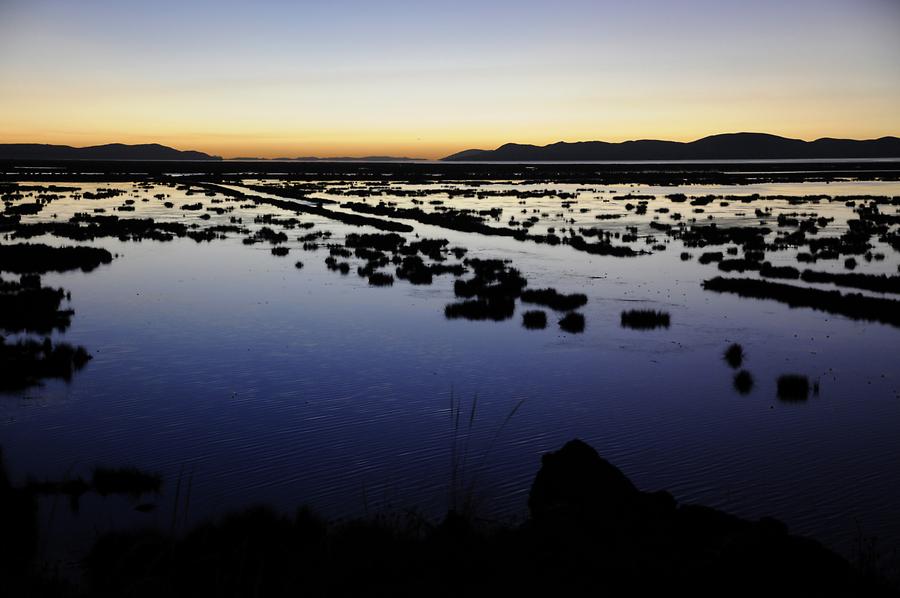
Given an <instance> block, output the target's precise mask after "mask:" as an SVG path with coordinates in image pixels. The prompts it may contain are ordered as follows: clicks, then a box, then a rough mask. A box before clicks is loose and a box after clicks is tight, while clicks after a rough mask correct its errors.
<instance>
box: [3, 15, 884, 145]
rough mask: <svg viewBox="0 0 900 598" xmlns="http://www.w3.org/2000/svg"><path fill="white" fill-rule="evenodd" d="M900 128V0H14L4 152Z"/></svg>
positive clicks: (7, 36) (865, 132)
mask: <svg viewBox="0 0 900 598" xmlns="http://www.w3.org/2000/svg"><path fill="white" fill-rule="evenodd" d="M732 131H765V132H770V133H776V134H781V135H786V136H791V137H800V138H804V139H815V138H818V137H823V136H832V137H853V138H872V137H880V136H883V135H900V0H754V1H752V2H751V1H749V0H740V1H737V0H682V1H673V0H630V1H628V2H625V1H623V0H615V1H607V0H594V1H579V0H556V1H554V2H550V1H545V2H534V1H531V0H518V1H516V2H498V1H491V0H477V1H468V0H465V1H457V2H431V1H428V0H418V1H405V0H404V1H399V0H388V1H383V2H377V1H374V0H369V1H356V0H328V1H294V2H281V1H272V0H269V1H254V2H250V1H244V2H232V1H226V0H217V1H213V0H178V1H170V0H161V1H157V2H136V1H129V0H116V1H113V0H0V142H7V143H11V142H40V143H65V144H70V145H91V144H98V143H109V142H115V141H119V142H124V143H146V142H159V143H163V144H166V145H172V146H175V147H178V148H180V149H199V150H202V151H206V152H210V153H215V154H220V155H223V156H225V157H234V156H248V155H249V156H263V157H276V156H301V155H321V156H328V155H330V156H335V155H372V154H390V155H406V156H414V157H439V156H443V155H446V154H448V153H452V152H455V151H458V150H462V149H466V148H471V147H482V148H492V147H496V146H497V145H500V144H502V143H504V142H507V141H516V142H521V143H537V144H545V143H552V142H554V141H560V140H565V141H579V140H589V139H600V140H606V141H622V140H626V139H640V138H664V139H676V140H691V139H695V138H698V137H702V136H704V135H708V134H712V133H720V132H732Z"/></svg>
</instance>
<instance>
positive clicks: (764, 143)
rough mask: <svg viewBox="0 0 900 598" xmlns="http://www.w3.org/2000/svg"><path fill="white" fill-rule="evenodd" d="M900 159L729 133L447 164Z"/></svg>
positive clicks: (897, 149) (495, 153)
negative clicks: (681, 140) (484, 162)
mask: <svg viewBox="0 0 900 598" xmlns="http://www.w3.org/2000/svg"><path fill="white" fill-rule="evenodd" d="M822 158H826V159H827V158H831V159H841V158H900V139H898V138H897V137H882V138H880V139H869V140H865V141H857V140H854V139H832V138H829V137H823V138H822V139H816V140H815V141H803V140H802V139H788V138H786V137H779V136H777V135H768V134H766V133H727V134H723V135H712V136H710V137H704V138H703V139H698V140H696V141H691V142H687V143H684V142H679V141H658V140H653V139H643V140H639V141H624V142H622V143H607V142H605V141H581V142H576V143H566V142H562V141H561V142H559V143H551V144H550V145H544V146H538V145H524V144H519V143H507V144H505V145H501V146H500V147H498V148H497V149H495V150H476V149H472V150H465V151H462V152H459V153H456V154H453V155H450V156H447V157H446V158H443V160H447V161H485V160H493V161H509V162H530V161H552V162H566V161H574V162H580V161H587V160H742V159H743V160H780V159H801V160H806V159H822Z"/></svg>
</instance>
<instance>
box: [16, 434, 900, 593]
mask: <svg viewBox="0 0 900 598" xmlns="http://www.w3.org/2000/svg"><path fill="white" fill-rule="evenodd" d="M528 507H529V511H530V517H529V518H528V520H527V521H526V522H525V523H523V524H522V525H519V526H516V527H503V526H496V525H488V524H483V523H481V522H479V521H478V520H477V519H475V518H474V517H471V516H469V515H468V514H461V513H455V512H451V513H449V514H448V515H447V517H446V518H445V519H444V520H443V521H442V522H440V523H439V524H433V523H431V522H429V521H427V520H425V519H424V518H421V517H418V516H416V515H415V514H395V515H391V516H379V517H374V518H369V519H366V520H357V521H353V522H348V523H339V524H334V523H328V522H325V521H324V520H322V519H320V518H318V517H317V516H316V515H315V514H313V513H312V512H310V511H309V510H308V509H306V508H301V509H299V510H298V511H297V513H296V514H295V515H294V516H293V517H288V516H284V515H281V514H278V513H276V512H275V511H273V510H271V509H268V508H266V507H254V508H249V509H247V510H244V511H241V512H236V513H232V514H229V515H227V516H225V517H223V518H221V519H220V520H218V521H215V522H209V523H206V524H203V525H201V526H199V527H197V528H195V529H194V530H192V531H191V532H189V533H188V534H186V535H184V536H183V537H173V536H170V535H167V534H166V533H163V532H161V531H157V530H145V531H133V532H119V533H113V534H106V535H103V536H100V537H99V538H98V539H97V541H96V543H95V544H94V546H93V547H92V548H91V549H90V551H89V553H88V554H87V556H86V558H85V559H84V560H83V562H82V566H83V570H84V575H83V578H82V580H81V581H80V582H77V583H74V582H71V581H67V580H62V579H60V578H59V577H58V576H57V575H55V574H54V572H53V571H50V570H47V568H46V566H43V565H41V564H40V563H36V562H35V561H34V559H33V555H34V552H35V547H36V546H37V542H38V538H37V532H36V529H37V523H36V515H37V509H36V499H35V492H34V490H33V489H30V488H16V487H13V486H12V485H11V484H10V482H9V480H8V479H7V478H6V475H5V473H4V472H2V471H0V509H2V510H0V524H2V525H0V529H2V532H3V533H2V535H0V595H3V596H148V597H149V596H152V597H154V598H157V597H159V596H203V595H211V596H288V595H291V596H297V595H311V596H348V595H369V596H371V595H379V596H381V595H383V596H398V595H409V596H434V595H438V596H450V595H465V596H470V595H513V594H521V595H547V596H570V595H643V594H645V593H647V592H665V593H667V594H671V593H673V592H674V593H675V595H681V594H682V593H687V592H690V593H691V594H693V595H712V594H715V595H744V596H746V595H779V596H894V595H897V593H896V592H895V589H894V588H893V587H892V586H891V585H890V584H889V582H888V581H886V580H885V579H884V578H883V577H881V576H880V575H879V574H878V573H877V572H876V571H874V570H872V569H870V568H868V567H867V566H866V563H858V564H855V565H853V564H851V563H850V562H848V561H847V560H845V559H844V558H842V557H840V556H838V555H836V554H835V553H833V552H831V551H829V550H828V549H826V548H825V547H823V546H822V545H821V544H819V543H818V542H816V541H814V540H810V539H807V538H802V537H799V536H794V535H791V534H789V533H788V530H787V528H786V526H785V525H784V524H783V523H781V522H779V521H777V520H775V519H770V518H764V519H761V520H759V521H747V520H744V519H740V518H738V517H734V516H732V515H729V514H727V513H724V512H722V511H717V510H715V509H711V508H708V507H703V506H699V505H678V504H677V503H676V501H675V500H674V498H673V497H672V496H671V495H670V494H669V493H667V492H652V493H651V492H641V491H639V490H638V489H636V488H635V487H634V485H633V484H632V483H631V482H630V481H629V480H628V478H627V477H625V475H624V474H622V472H620V471H619V470H618V469H616V468H615V467H614V466H613V465H611V464H610V463H608V462H607V461H605V460H603V459H602V458H601V457H600V456H599V455H598V454H597V453H596V451H594V449H592V448H591V447H590V446H588V445H587V444H585V443H583V442H581V441H578V440H573V441H571V442H569V443H567V444H566V445H565V446H564V447H563V448H562V449H561V450H559V451H557V452H554V453H548V454H546V455H544V457H543V460H542V465H541V469H540V471H539V472H538V474H537V476H536V477H535V480H534V482H533V485H532V488H531V494H530V496H529V501H528Z"/></svg>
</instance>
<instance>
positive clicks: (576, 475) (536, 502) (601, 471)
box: [528, 440, 638, 524]
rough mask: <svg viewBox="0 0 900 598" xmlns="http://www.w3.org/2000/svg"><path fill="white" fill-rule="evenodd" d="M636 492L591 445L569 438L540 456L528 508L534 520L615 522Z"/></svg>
mask: <svg viewBox="0 0 900 598" xmlns="http://www.w3.org/2000/svg"><path fill="white" fill-rule="evenodd" d="M637 495H638V490H637V488H635V487H634V485H633V484H632V483H631V481H630V480H629V479H628V478H627V477H625V475H624V474H623V473H622V472H621V471H619V470H618V469H616V468H615V467H614V466H612V465H611V464H610V463H609V462H607V461H606V460H604V459H602V458H601V457H600V455H598V454H597V451H595V450H594V449H593V447H591V446H588V445H587V444H585V443H584V442H582V441H581V440H570V441H569V442H567V443H566V444H565V446H563V447H562V448H561V449H560V450H558V451H556V452H552V453H546V454H544V456H543V457H541V469H540V470H539V471H538V473H537V475H536V476H535V478H534V483H533V484H532V486H531V492H530V494H529V495H528V509H529V511H530V512H531V518H532V519H533V520H535V521H536V522H545V521H550V522H557V521H565V522H583V521H591V522H600V523H609V524H615V523H617V520H618V519H619V518H620V517H621V516H622V512H623V511H624V510H625V509H630V508H631V507H632V506H633V504H634V502H635V500H636V497H637Z"/></svg>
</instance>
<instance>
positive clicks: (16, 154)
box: [0, 143, 222, 160]
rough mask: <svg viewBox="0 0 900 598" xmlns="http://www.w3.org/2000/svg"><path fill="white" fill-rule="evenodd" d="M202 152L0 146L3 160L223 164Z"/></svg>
mask: <svg viewBox="0 0 900 598" xmlns="http://www.w3.org/2000/svg"><path fill="white" fill-rule="evenodd" d="M221 159H222V157H221V156H210V155H209V154H204V153H203V152H197V151H181V150H177V149H174V148H171V147H166V146H165V145H160V144H158V143H143V144H140V145H125V144H123V143H108V144H106V145H92V146H89V147H72V146H70V145H47V144H43V143H0V160H221Z"/></svg>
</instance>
